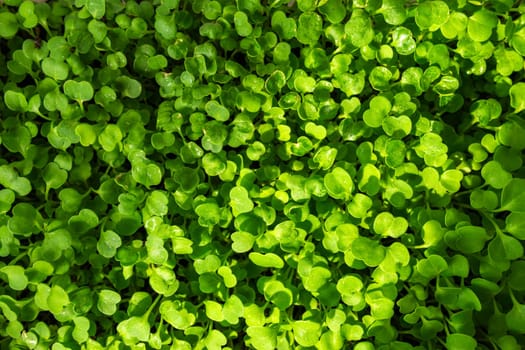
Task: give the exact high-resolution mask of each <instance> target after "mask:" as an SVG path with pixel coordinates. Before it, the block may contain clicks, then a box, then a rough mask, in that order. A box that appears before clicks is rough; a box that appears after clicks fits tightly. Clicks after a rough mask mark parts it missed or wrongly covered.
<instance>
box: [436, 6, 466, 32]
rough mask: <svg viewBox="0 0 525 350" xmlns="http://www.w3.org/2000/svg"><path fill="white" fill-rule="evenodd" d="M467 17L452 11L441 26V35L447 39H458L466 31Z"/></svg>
mask: <svg viewBox="0 0 525 350" xmlns="http://www.w3.org/2000/svg"><path fill="white" fill-rule="evenodd" d="M467 23H468V17H467V16H466V15H465V14H464V13H462V12H456V11H453V12H452V13H451V14H450V16H449V17H448V20H447V21H446V22H445V23H444V24H443V25H442V26H441V28H440V29H441V33H442V34H443V36H444V37H445V38H447V39H454V38H456V37H459V36H460V35H461V34H463V33H464V32H465V30H466V29H467Z"/></svg>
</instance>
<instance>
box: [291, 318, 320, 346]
mask: <svg viewBox="0 0 525 350" xmlns="http://www.w3.org/2000/svg"><path fill="white" fill-rule="evenodd" d="M292 329H293V335H294V339H295V341H296V342H297V343H298V344H299V345H301V346H305V347H308V346H314V345H315V344H316V343H317V341H318V340H319V337H320V336H321V325H320V324H318V323H316V322H313V321H305V320H301V321H295V322H294V323H293V324H292Z"/></svg>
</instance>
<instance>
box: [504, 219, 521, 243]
mask: <svg viewBox="0 0 525 350" xmlns="http://www.w3.org/2000/svg"><path fill="white" fill-rule="evenodd" d="M505 230H506V231H507V232H508V233H510V234H511V235H513V236H514V237H516V238H517V239H520V240H524V239H525V215H523V214H521V213H519V212H514V213H510V214H509V215H507V217H506V218H505Z"/></svg>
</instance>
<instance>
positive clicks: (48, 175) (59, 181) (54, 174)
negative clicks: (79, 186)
mask: <svg viewBox="0 0 525 350" xmlns="http://www.w3.org/2000/svg"><path fill="white" fill-rule="evenodd" d="M67 176H68V173H67V171H65V170H64V169H61V168H60V167H59V166H58V164H56V163H55V162H51V163H48V164H47V165H46V167H45V168H44V170H43V172H42V178H43V179H44V181H45V183H46V186H47V188H53V189H58V188H60V187H62V185H64V184H65V183H66V181H67Z"/></svg>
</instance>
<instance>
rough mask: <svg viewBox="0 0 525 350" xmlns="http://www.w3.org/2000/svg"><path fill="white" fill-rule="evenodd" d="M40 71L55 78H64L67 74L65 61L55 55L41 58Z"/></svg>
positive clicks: (67, 67)
mask: <svg viewBox="0 0 525 350" xmlns="http://www.w3.org/2000/svg"><path fill="white" fill-rule="evenodd" d="M42 71H43V72H44V74H45V75H47V76H48V77H51V78H53V79H55V80H66V79H67V77H68V76H69V66H68V65H67V63H66V62H64V61H63V60H61V59H58V58H55V57H46V58H44V59H43V60H42Z"/></svg>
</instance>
